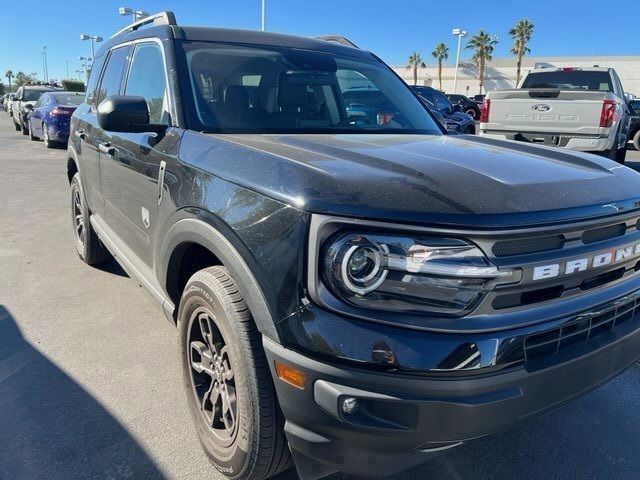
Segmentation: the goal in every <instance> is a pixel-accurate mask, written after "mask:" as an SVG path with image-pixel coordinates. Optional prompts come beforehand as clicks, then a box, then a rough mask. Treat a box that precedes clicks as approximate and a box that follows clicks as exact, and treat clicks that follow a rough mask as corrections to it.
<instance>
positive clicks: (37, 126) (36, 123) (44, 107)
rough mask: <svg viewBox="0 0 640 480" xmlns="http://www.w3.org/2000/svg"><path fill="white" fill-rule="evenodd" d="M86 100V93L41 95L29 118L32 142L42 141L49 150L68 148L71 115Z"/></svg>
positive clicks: (58, 92)
mask: <svg viewBox="0 0 640 480" xmlns="http://www.w3.org/2000/svg"><path fill="white" fill-rule="evenodd" d="M83 100H84V93H78V92H65V91H53V92H47V93H43V94H42V95H40V98H39V99H38V101H37V102H36V104H35V105H34V106H33V110H32V111H31V113H30V114H29V115H28V118H27V128H28V131H29V138H31V140H39V139H42V140H43V141H44V144H45V146H46V147H47V148H53V147H55V146H57V145H61V144H64V145H65V146H66V144H67V140H68V139H69V125H70V123H71V115H72V114H73V112H74V111H75V110H76V108H77V107H78V105H80V104H81V103H82V101H83Z"/></svg>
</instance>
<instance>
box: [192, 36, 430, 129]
mask: <svg viewBox="0 0 640 480" xmlns="http://www.w3.org/2000/svg"><path fill="white" fill-rule="evenodd" d="M184 48H185V55H186V60H187V65H188V68H189V73H190V79H191V91H192V94H193V99H194V104H195V112H196V114H197V118H196V119H194V120H195V121H197V122H199V123H200V124H201V125H202V129H203V130H205V131H209V132H238V133H249V132H250V133H297V132H306V133H310V132H313V133H332V132H345V133H390V132H393V133H422V134H441V130H440V129H439V128H438V127H437V126H436V124H435V122H434V120H433V119H432V117H431V116H430V115H429V114H428V113H427V110H426V109H425V107H424V106H423V105H422V104H421V103H420V101H419V100H418V99H417V98H416V97H415V96H414V95H413V94H412V93H411V91H410V90H409V88H408V87H407V86H406V85H405V84H404V83H403V82H402V80H400V79H399V78H398V77H396V76H395V74H393V72H392V71H390V70H389V68H388V67H386V66H385V65H384V64H382V63H380V62H377V61H374V60H373V59H372V60H366V59H362V58H358V57H351V56H346V55H344V56H340V55H334V54H326V53H321V52H314V51H303V50H294V49H287V48H277V47H269V48H262V47H258V46H224V45H219V44H214V43H207V42H198V43H190V44H186V45H185V46H184Z"/></svg>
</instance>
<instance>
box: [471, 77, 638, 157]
mask: <svg viewBox="0 0 640 480" xmlns="http://www.w3.org/2000/svg"><path fill="white" fill-rule="evenodd" d="M630 118H631V114H630V111H629V107H628V105H627V101H626V98H625V94H624V90H623V88H622V83H621V82H620V78H619V77H618V75H617V73H616V72H615V70H613V69H612V68H601V67H592V68H541V69H535V70H531V71H530V72H529V73H528V74H527V75H526V76H525V77H524V78H523V80H522V82H521V83H520V86H519V88H517V89H514V90H494V91H491V92H489V93H488V94H487V97H486V98H485V102H484V105H483V106H482V109H481V114H480V135H486V136H491V137H495V138H500V139H508V140H519V141H523V142H530V143H536V144H540V145H548V146H555V147H562V148H567V149H571V150H579V151H584V152H593V153H598V154H600V155H604V156H606V157H608V158H611V159H612V160H616V161H617V162H620V163H624V159H625V156H626V146H627V138H628V134H629V123H630Z"/></svg>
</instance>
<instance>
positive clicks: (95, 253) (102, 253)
mask: <svg viewBox="0 0 640 480" xmlns="http://www.w3.org/2000/svg"><path fill="white" fill-rule="evenodd" d="M71 222H72V225H73V239H74V244H75V246H76V251H77V252H78V256H79V257H80V259H81V260H82V261H83V262H85V263H86V264H88V265H98V264H100V263H104V262H106V261H108V260H111V254H110V253H109V251H108V250H107V249H106V248H105V246H104V245H102V243H101V242H100V240H99V239H98V235H97V234H96V232H95V231H94V230H93V228H92V227H91V221H90V220H89V209H88V208H87V201H86V199H85V196H84V190H83V189H82V184H81V183H80V174H79V173H76V174H75V175H74V176H73V179H72V180H71Z"/></svg>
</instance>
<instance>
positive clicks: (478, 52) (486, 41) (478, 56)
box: [465, 30, 498, 94]
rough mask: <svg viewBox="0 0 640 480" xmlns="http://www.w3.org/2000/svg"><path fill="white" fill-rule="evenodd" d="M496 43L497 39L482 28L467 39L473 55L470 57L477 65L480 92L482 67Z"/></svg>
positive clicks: (482, 74)
mask: <svg viewBox="0 0 640 480" xmlns="http://www.w3.org/2000/svg"><path fill="white" fill-rule="evenodd" d="M497 44H498V41H497V40H496V39H494V38H492V37H491V35H489V34H488V33H487V32H485V31H484V30H480V31H479V32H478V33H476V34H475V35H474V36H473V37H471V38H470V39H469V42H468V43H467V46H466V47H465V48H469V49H472V50H473V56H472V57H471V58H472V59H473V61H474V62H475V64H476V67H478V81H479V83H480V94H482V87H483V86H484V69H485V66H486V64H487V62H488V61H490V60H491V59H492V58H493V50H494V48H495V46H496V45H497Z"/></svg>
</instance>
